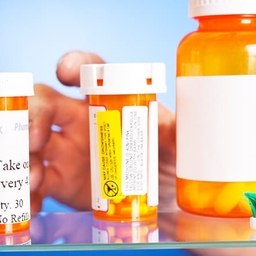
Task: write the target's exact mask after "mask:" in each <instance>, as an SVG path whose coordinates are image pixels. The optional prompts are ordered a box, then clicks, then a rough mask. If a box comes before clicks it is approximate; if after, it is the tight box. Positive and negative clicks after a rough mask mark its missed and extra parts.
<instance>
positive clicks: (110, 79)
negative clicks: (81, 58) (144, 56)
mask: <svg viewBox="0 0 256 256" xmlns="http://www.w3.org/2000/svg"><path fill="white" fill-rule="evenodd" d="M80 84H81V92H82V93H83V94H87V95H110V94H153V93H162V92H166V90H167V88H166V75H165V64H164V63H120V64H86V65H82V66H81V68H80Z"/></svg>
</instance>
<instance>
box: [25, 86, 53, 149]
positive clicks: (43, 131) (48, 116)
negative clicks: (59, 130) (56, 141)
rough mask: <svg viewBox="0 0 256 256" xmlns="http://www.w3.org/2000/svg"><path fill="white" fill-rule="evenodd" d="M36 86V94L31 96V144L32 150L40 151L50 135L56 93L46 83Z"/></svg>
mask: <svg viewBox="0 0 256 256" xmlns="http://www.w3.org/2000/svg"><path fill="white" fill-rule="evenodd" d="M34 88H35V96H33V97H30V98H29V146H30V151H31V152H38V151H39V150H41V149H42V148H43V147H44V145H45V144H46V143H47V141H48V139H49V137H50V133H51V126H52V121H53V117H54V109H55V107H54V106H53V104H54V102H55V100H54V99H55V98H56V97H55V96H56V93H55V91H53V89H51V88H49V87H47V86H45V85H35V87H34Z"/></svg>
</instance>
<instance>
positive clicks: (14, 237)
mask: <svg viewBox="0 0 256 256" xmlns="http://www.w3.org/2000/svg"><path fill="white" fill-rule="evenodd" d="M30 244H31V239H30V232H29V231H26V232H22V233H20V234H10V235H7V234H5V235H0V245H30Z"/></svg>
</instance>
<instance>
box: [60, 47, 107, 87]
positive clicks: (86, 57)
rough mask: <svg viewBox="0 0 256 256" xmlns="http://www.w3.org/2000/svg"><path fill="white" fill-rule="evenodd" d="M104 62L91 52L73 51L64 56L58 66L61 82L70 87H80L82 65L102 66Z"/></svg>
mask: <svg viewBox="0 0 256 256" xmlns="http://www.w3.org/2000/svg"><path fill="white" fill-rule="evenodd" d="M101 63H105V62H104V60H103V59H102V58H101V57H99V56H98V55H96V54H95V53H91V52H82V51H72V52H68V53H66V54H64V55H63V56H62V58H61V59H60V61H59V63H58V64H57V70H56V74H57V77H58V79H59V81H60V82H61V83H62V84H64V85H68V86H79V85H80V66H81V65H82V64H101Z"/></svg>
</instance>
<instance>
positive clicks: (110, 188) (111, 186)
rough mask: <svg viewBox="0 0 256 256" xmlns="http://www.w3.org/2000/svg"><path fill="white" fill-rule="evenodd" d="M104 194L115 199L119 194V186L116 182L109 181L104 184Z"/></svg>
mask: <svg viewBox="0 0 256 256" xmlns="http://www.w3.org/2000/svg"><path fill="white" fill-rule="evenodd" d="M104 192H105V194H106V195H107V196H108V197H114V196H116V195H117V194H118V185H117V184H116V183H115V182H114V181H107V182H106V183H105V184H104Z"/></svg>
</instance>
